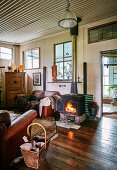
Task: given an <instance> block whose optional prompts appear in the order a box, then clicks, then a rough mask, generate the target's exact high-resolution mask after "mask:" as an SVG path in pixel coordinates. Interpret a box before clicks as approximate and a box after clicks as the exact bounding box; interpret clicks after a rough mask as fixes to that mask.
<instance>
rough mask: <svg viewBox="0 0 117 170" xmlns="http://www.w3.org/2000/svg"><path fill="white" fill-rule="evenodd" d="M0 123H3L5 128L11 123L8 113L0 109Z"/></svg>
mask: <svg viewBox="0 0 117 170" xmlns="http://www.w3.org/2000/svg"><path fill="white" fill-rule="evenodd" d="M0 123H4V124H5V126H6V127H7V128H8V127H9V126H10V125H11V119H10V115H9V113H7V112H5V111H0Z"/></svg>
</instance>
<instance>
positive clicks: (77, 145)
mask: <svg viewBox="0 0 117 170" xmlns="http://www.w3.org/2000/svg"><path fill="white" fill-rule="evenodd" d="M57 131H58V137H57V138H56V139H54V140H53V141H51V142H50V146H49V150H48V153H47V160H46V161H45V163H44V164H43V166H41V167H40V168H39V169H40V170H117V119H110V118H106V117H102V119H101V120H100V121H99V120H98V121H96V120H86V121H85V122H83V123H82V125H81V128H80V129H78V130H68V129H64V128H57ZM15 169H16V168H15ZM17 169H21V170H24V169H25V170H28V169H31V168H27V167H26V166H24V165H23V164H22V165H19V166H18V168H17Z"/></svg>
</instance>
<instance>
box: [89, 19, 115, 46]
mask: <svg viewBox="0 0 117 170" xmlns="http://www.w3.org/2000/svg"><path fill="white" fill-rule="evenodd" d="M88 38H89V43H93V42H97V41H102V40H107V39H112V38H117V22H113V23H108V24H106V25H101V26H98V27H94V28H90V29H89V30H88Z"/></svg>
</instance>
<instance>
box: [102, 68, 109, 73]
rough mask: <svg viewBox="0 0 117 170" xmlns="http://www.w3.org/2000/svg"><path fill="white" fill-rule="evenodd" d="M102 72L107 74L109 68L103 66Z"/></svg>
mask: <svg viewBox="0 0 117 170" xmlns="http://www.w3.org/2000/svg"><path fill="white" fill-rule="evenodd" d="M103 74H104V75H109V68H107V67H103Z"/></svg>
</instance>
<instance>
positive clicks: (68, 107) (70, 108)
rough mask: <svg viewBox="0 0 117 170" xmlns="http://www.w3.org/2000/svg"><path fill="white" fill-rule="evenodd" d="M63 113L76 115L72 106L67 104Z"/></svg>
mask: <svg viewBox="0 0 117 170" xmlns="http://www.w3.org/2000/svg"><path fill="white" fill-rule="evenodd" d="M65 111H66V112H72V113H76V108H74V107H73V106H72V104H71V103H70V102H69V103H67V106H66V107H65Z"/></svg>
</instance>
